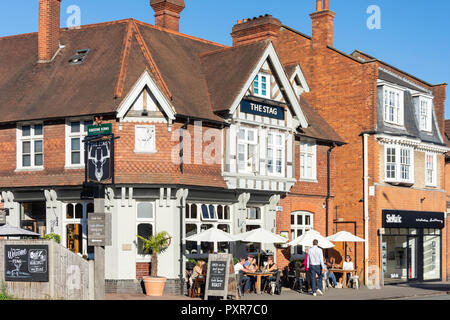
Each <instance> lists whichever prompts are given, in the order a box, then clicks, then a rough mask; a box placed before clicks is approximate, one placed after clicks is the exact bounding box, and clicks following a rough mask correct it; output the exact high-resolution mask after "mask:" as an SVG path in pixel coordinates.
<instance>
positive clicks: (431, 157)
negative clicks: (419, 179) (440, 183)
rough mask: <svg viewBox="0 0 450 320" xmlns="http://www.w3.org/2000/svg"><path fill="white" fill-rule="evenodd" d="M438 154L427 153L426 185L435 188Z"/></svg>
mask: <svg viewBox="0 0 450 320" xmlns="http://www.w3.org/2000/svg"><path fill="white" fill-rule="evenodd" d="M436 165H437V164H436V154H434V153H425V166H426V168H425V175H426V178H425V180H426V185H427V186H431V187H435V186H436V182H437V179H436Z"/></svg>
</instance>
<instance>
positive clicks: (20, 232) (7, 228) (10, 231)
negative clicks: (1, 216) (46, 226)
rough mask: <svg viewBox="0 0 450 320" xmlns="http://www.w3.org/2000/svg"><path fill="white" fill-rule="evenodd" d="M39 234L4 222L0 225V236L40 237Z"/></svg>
mask: <svg viewBox="0 0 450 320" xmlns="http://www.w3.org/2000/svg"><path fill="white" fill-rule="evenodd" d="M40 236H41V235H40V234H39V233H36V232H32V231H29V230H25V229H21V228H17V227H13V226H11V225H9V224H5V225H3V226H1V227H0V237H40Z"/></svg>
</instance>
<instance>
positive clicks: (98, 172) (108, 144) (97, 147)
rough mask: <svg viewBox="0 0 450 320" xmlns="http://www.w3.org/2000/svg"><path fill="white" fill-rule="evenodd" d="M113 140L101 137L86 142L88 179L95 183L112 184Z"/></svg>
mask: <svg viewBox="0 0 450 320" xmlns="http://www.w3.org/2000/svg"><path fill="white" fill-rule="evenodd" d="M113 154H114V150H113V139H112V137H108V136H106V137H99V138H95V139H88V140H87V141H86V178H87V181H88V182H93V183H112V178H113V162H114V158H113Z"/></svg>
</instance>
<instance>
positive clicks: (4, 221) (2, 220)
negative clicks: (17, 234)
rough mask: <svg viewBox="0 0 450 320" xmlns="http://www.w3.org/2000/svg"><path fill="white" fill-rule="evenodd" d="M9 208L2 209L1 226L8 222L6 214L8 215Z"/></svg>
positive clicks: (0, 212) (0, 210)
mask: <svg viewBox="0 0 450 320" xmlns="http://www.w3.org/2000/svg"><path fill="white" fill-rule="evenodd" d="M8 211H9V210H8V209H0V226H3V225H5V224H6V216H7V215H8Z"/></svg>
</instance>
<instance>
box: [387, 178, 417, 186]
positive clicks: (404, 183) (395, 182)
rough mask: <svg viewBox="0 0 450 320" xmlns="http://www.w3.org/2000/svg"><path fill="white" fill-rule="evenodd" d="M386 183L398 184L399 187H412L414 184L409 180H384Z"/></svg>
mask: <svg viewBox="0 0 450 320" xmlns="http://www.w3.org/2000/svg"><path fill="white" fill-rule="evenodd" d="M384 182H386V183H387V184H390V185H393V186H399V187H412V186H413V185H414V182H411V181H409V182H408V181H386V180H385V181H384Z"/></svg>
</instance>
